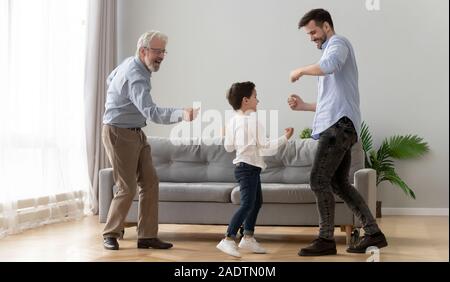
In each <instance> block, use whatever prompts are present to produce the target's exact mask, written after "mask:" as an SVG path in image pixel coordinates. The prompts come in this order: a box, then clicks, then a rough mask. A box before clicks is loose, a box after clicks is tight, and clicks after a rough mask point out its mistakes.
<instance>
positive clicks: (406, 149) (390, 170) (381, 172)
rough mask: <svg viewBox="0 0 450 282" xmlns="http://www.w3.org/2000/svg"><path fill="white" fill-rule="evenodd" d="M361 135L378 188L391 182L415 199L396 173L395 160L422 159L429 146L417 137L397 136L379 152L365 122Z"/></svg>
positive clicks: (391, 138)
mask: <svg viewBox="0 0 450 282" xmlns="http://www.w3.org/2000/svg"><path fill="white" fill-rule="evenodd" d="M360 135H361V136H360V137H361V141H362V146H363V149H364V152H365V166H366V168H372V169H374V170H375V171H376V174H377V177H376V180H377V182H376V184H377V187H378V185H379V184H380V183H382V182H383V181H389V182H390V183H391V184H393V185H394V186H396V187H399V188H400V189H402V190H403V192H404V193H405V194H406V195H407V196H409V197H411V198H412V199H415V198H416V195H415V194H414V191H413V190H412V189H411V188H410V187H409V186H408V185H407V184H406V183H405V181H403V179H401V178H400V176H399V175H398V174H397V172H396V171H395V167H394V160H396V159H397V160H404V159H412V158H417V157H420V156H422V155H423V154H425V153H426V152H428V151H429V147H428V144H427V143H426V142H424V141H423V139H422V138H421V137H419V136H417V135H395V136H392V137H389V138H385V139H384V140H383V142H382V143H381V146H380V147H379V148H378V150H374V149H373V141H372V135H371V134H370V131H369V127H368V126H367V124H365V122H363V123H362V126H361V134H360ZM377 217H381V201H377Z"/></svg>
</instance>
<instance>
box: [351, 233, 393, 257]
mask: <svg viewBox="0 0 450 282" xmlns="http://www.w3.org/2000/svg"><path fill="white" fill-rule="evenodd" d="M387 245H388V243H387V241H386V237H385V236H384V234H383V233H382V232H378V233H376V234H373V235H366V236H363V237H362V238H361V240H360V241H359V242H358V243H356V244H355V245H354V246H350V247H348V249H347V252H348V253H365V252H366V249H367V248H368V247H377V248H379V249H381V248H384V247H386V246H387Z"/></svg>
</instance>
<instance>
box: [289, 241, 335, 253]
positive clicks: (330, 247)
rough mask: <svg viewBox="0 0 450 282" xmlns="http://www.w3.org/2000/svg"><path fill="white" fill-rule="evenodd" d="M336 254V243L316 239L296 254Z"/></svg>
mask: <svg viewBox="0 0 450 282" xmlns="http://www.w3.org/2000/svg"><path fill="white" fill-rule="evenodd" d="M335 254H337V250H336V242H335V241H334V240H332V239H324V238H320V237H319V238H317V239H315V240H314V241H312V242H311V244H309V245H308V246H307V247H305V248H303V249H301V250H300V252H298V255H299V256H302V257H307V256H308V257H309V256H327V255H335Z"/></svg>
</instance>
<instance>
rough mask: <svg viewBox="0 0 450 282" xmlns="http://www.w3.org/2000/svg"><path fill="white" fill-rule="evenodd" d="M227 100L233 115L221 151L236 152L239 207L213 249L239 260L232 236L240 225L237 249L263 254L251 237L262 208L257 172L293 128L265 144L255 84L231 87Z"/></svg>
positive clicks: (248, 83) (235, 162)
mask: <svg viewBox="0 0 450 282" xmlns="http://www.w3.org/2000/svg"><path fill="white" fill-rule="evenodd" d="M227 99H228V102H229V103H230V105H231V106H232V107H233V109H234V110H235V111H236V115H235V116H234V117H233V118H231V120H230V122H229V123H228V125H227V127H226V130H225V142H224V145H225V150H226V151H227V152H232V151H234V150H236V158H235V159H234V160H233V164H235V165H236V168H235V171H234V175H235V177H236V180H237V182H238V183H239V185H240V192H241V206H240V207H239V209H238V210H237V211H236V212H235V214H234V215H233V217H232V219H231V222H230V225H229V226H228V229H227V233H226V236H225V238H224V239H223V240H222V241H220V243H219V244H218V245H217V248H218V249H219V250H221V251H222V252H224V253H226V254H229V255H231V256H235V257H241V255H240V253H239V251H238V246H236V243H235V241H234V240H235V239H236V234H237V232H238V230H239V228H240V227H241V225H242V224H243V227H244V236H243V237H242V239H241V242H240V243H239V248H241V249H244V250H248V251H251V252H253V253H259V254H264V253H266V250H265V249H264V248H263V247H261V245H260V244H259V243H258V242H257V241H256V240H255V238H254V236H253V233H254V230H255V223H256V219H257V216H258V212H259V209H260V208H261V205H262V201H263V200H262V191H261V179H260V173H261V170H263V169H265V168H266V164H265V163H264V160H263V158H262V156H263V155H268V154H270V153H272V154H274V153H275V152H276V151H275V150H276V149H277V147H278V146H280V145H282V144H285V143H287V140H288V139H289V138H290V137H291V136H292V133H293V131H294V130H293V128H286V129H285V134H284V135H283V136H282V137H280V138H278V139H275V140H270V141H269V140H267V138H266V133H265V129H264V127H263V126H262V125H261V124H260V123H259V122H258V120H257V114H256V106H257V104H258V102H259V101H258V99H257V98H256V90H255V84H253V83H252V82H241V83H234V84H233V85H232V86H231V88H230V89H229V90H228V92H227Z"/></svg>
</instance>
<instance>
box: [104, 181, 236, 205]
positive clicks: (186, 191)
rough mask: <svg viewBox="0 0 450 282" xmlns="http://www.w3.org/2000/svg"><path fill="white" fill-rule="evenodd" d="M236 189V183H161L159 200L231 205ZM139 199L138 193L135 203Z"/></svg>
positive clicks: (115, 188) (114, 189)
mask: <svg viewBox="0 0 450 282" xmlns="http://www.w3.org/2000/svg"><path fill="white" fill-rule="evenodd" d="M235 187H236V183H217V182H205V183H175V182H160V183H159V200H160V201H163V202H219V203H229V202H230V201H231V196H230V195H231V191H232V190H233V188H235ZM113 191H114V193H116V191H117V187H116V185H114V187H113ZM138 199H139V193H136V195H135V196H134V199H133V201H137V200H138Z"/></svg>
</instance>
